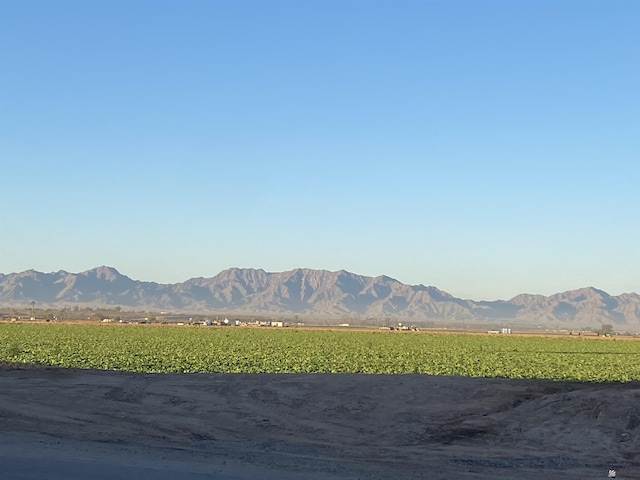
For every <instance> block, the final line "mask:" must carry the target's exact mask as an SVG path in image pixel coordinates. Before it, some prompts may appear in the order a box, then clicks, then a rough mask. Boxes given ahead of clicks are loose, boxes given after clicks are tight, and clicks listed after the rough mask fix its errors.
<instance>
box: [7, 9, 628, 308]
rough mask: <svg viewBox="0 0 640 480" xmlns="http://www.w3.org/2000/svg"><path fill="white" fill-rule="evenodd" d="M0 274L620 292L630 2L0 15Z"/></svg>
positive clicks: (624, 252)
mask: <svg viewBox="0 0 640 480" xmlns="http://www.w3.org/2000/svg"><path fill="white" fill-rule="evenodd" d="M0 159H1V170H0V221H1V223H0V272H2V273H10V272H16V271H22V270H26V269H29V268H34V269H36V270H40V271H46V272H48V271H56V270H59V269H63V270H67V271H71V272H78V271H82V270H86V269H89V268H93V267H95V266H98V265H102V264H106V265H110V266H114V267H116V268H117V269H118V270H120V271H121V272H122V273H124V274H126V275H128V276H130V277H132V278H134V279H138V280H153V281H158V282H162V283H175V282H180V281H184V280H186V279H187V278H190V277H194V276H204V277H210V276H213V275H215V274H216V273H218V272H219V271H220V270H223V269H225V268H229V267H254V268H263V269H265V270H267V271H283V270H289V269H292V268H296V267H309V268H322V269H327V270H339V269H342V268H344V269H346V270H349V271H352V272H355V273H359V274H363V275H371V276H375V275H380V274H386V275H389V276H392V277H394V278H397V279H398V280H400V281H402V282H405V283H411V284H420V283H422V284H425V285H435V286H437V287H438V288H441V289H443V290H445V291H447V292H449V293H451V294H453V295H456V296H462V297H466V298H474V299H498V298H503V299H506V298H510V297H512V296H514V295H516V294H518V293H522V292H528V293H541V294H551V293H555V292H558V291H565V290H570V289H575V288H579V287H583V286H588V285H592V286H595V287H597V288H601V289H603V290H606V291H607V292H609V293H611V294H619V293H622V292H629V291H636V292H640V2H638V1H634V0H628V1H617V0H601V1H589V0H580V1H569V0H566V1H560V2H559V1H555V0H554V1H551V0H549V1H544V0H540V1H511V0H509V1H488V0H487V1H483V0H469V1H455V0H454V1H444V0H442V1H427V0H424V1H403V0H398V1H395V0H394V1H391V0H386V1H376V0H369V1H365V0H361V1H355V0H343V1H340V0H323V1H320V0H308V1H305V0H302V1H301V0H291V1H276V0H256V1H243V0H233V1H190V0H186V1H178V0H172V1H162V0H160V1H155V0H154V1H151V0H137V1H136V0H127V1H120V0H104V1H100V0H92V1H80V0H78V1H60V0H46V1H33V0H0Z"/></svg>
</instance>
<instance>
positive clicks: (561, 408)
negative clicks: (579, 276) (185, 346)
mask: <svg viewBox="0 0 640 480" xmlns="http://www.w3.org/2000/svg"><path fill="white" fill-rule="evenodd" d="M609 469H615V470H616V471H617V478H640V382H629V383H598V384H589V383H578V382H558V381H549V380H508V379H481V378H461V377H446V376H427V375H331V374H300V375H298V374H278V375H271V374H134V373H125V372H113V371H96V370H78V369H62V368H54V367H45V366H37V365H24V364H7V363H4V364H0V477H1V478H3V479H27V478H136V479H137V480H146V479H149V480H151V479H162V478H183V479H225V480H231V479H234V480H244V479H254V478H255V479H308V480H316V479H323V480H327V479H374V480H382V479H394V480H397V479H476V480H480V479H496V478H510V479H521V480H527V479H553V478H562V479H597V478H607V475H608V472H609ZM58 470H60V471H64V472H66V473H60V474H59V476H56V475H57V474H56V472H57V471H58ZM74 475H75V476H74Z"/></svg>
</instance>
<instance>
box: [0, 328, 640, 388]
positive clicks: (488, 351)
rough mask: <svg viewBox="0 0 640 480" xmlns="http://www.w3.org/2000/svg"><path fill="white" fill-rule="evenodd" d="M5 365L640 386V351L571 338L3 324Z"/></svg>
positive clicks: (0, 344)
mask: <svg viewBox="0 0 640 480" xmlns="http://www.w3.org/2000/svg"><path fill="white" fill-rule="evenodd" d="M0 361H10V362H35V363H42V364H46V365H58V366H63V367H78V368H97V369H108V370H126V371H132V372H222V373H241V372H244V373H267V372H268V373H302V372H310V373H424V374H432V375H463V376H473V377H508V378H547V379H556V380H581V381H630V380H639V379H640V342H637V341H623V340H614V339H599V338H584V337H566V338H544V337H519V336H509V335H504V336H502V335H494V336H490V335H465V334H429V333H422V332H421V333H392V332H376V331H363V332H358V331H330V330H296V329H276V328H264V329H260V328H242V327H227V328H211V327H209V328H207V327H161V326H135V325H126V326H113V325H111V326H109V325H72V324H0Z"/></svg>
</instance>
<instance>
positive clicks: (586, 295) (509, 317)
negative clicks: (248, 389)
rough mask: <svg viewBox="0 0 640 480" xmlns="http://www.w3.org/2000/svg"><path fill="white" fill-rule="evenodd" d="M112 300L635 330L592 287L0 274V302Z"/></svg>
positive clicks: (310, 276)
mask: <svg viewBox="0 0 640 480" xmlns="http://www.w3.org/2000/svg"><path fill="white" fill-rule="evenodd" d="M32 301H35V302H37V304H38V306H40V307H59V306H70V305H85V306H120V307H124V308H130V309H146V310H172V311H190V312H204V311H213V310H214V311H220V312H236V313H256V314H271V313H273V314H305V315H307V314H308V315H319V316H350V315H357V316H362V317H366V318H388V317H393V318H394V319H396V318H397V319H412V320H414V321H417V322H418V321H454V322H482V321H487V320H498V319H499V320H502V321H512V322H517V323H523V324H524V323H529V324H531V323H539V324H544V325H549V324H553V325H565V326H567V327H577V326H581V327H587V326H591V327H597V326H600V325H602V324H603V323H607V324H612V325H614V327H615V328H616V329H628V330H631V331H640V295H638V294H637V293H625V294H622V295H618V296H611V295H609V294H608V293H606V292H604V291H602V290H598V289H596V288H593V287H586V288H581V289H578V290H571V291H568V292H563V293H557V294H555V295H551V296H548V297H546V296H543V295H530V294H521V295H518V296H516V297H514V298H512V299H511V300H508V301H505V300H496V301H474V300H468V299H461V298H456V297H454V296H452V295H450V294H448V293H446V292H444V291H442V290H439V289H437V288H436V287H432V286H428V287H427V286H424V285H406V284H403V283H401V282H399V281H398V280H395V279H393V278H391V277H387V276H385V275H382V276H378V277H366V276H362V275H356V274H354V273H350V272H347V271H345V270H340V271H337V272H330V271H327V270H313V269H307V268H298V269H295V270H290V271H287V272H277V273H270V272H265V271H264V270H261V269H252V268H230V269H227V270H224V271H222V272H220V273H218V274H217V275H216V276H214V277H211V278H203V277H198V278H191V279H189V280H187V281H185V282H182V283H176V284H159V283H155V282H142V281H137V280H132V279H131V278H129V277H127V276H125V275H122V274H121V273H120V272H118V271H117V270H116V269H115V268H113V267H107V266H101V267H97V268H94V269H91V270H87V271H85V272H81V273H69V272H66V271H64V270H60V271H58V272H51V273H42V272H37V271H35V270H27V271H25V272H20V273H10V274H6V275H5V274H0V305H4V306H12V305H22V306H25V305H27V304H29V303H30V302H32Z"/></svg>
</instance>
